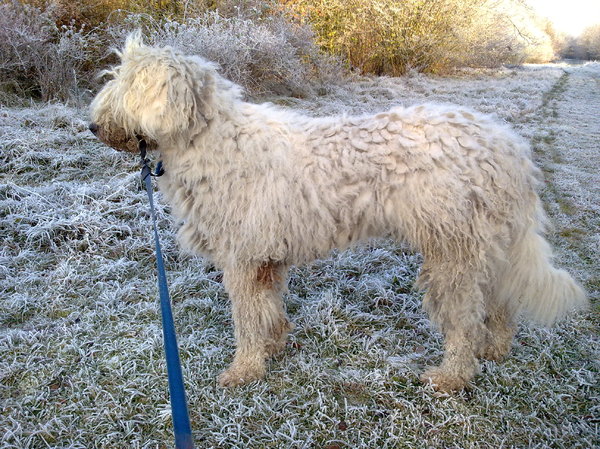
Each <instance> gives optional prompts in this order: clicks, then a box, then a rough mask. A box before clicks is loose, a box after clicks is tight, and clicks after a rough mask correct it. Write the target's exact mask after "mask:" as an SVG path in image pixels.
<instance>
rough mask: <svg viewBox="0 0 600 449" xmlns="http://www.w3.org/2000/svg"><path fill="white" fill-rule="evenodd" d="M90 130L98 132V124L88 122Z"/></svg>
mask: <svg viewBox="0 0 600 449" xmlns="http://www.w3.org/2000/svg"><path fill="white" fill-rule="evenodd" d="M90 131H91V132H93V133H94V134H96V133H97V132H98V125H96V124H95V123H90Z"/></svg>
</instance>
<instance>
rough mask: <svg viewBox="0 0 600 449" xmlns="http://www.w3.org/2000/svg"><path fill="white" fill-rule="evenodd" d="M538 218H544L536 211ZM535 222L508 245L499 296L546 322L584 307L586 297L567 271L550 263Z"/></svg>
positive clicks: (551, 321)
mask: <svg viewBox="0 0 600 449" xmlns="http://www.w3.org/2000/svg"><path fill="white" fill-rule="evenodd" d="M538 220H539V221H538ZM538 220H535V221H538V223H540V222H541V221H542V220H544V216H543V212H538ZM538 223H533V224H532V225H531V226H530V227H529V228H528V229H527V231H526V232H525V233H523V234H522V235H521V237H520V238H519V239H518V240H517V241H516V242H515V243H514V244H513V246H512V247H511V249H510V251H509V254H508V260H507V262H508V264H507V266H506V269H505V271H504V273H503V275H501V278H500V279H499V290H500V291H499V299H500V300H501V301H506V302H507V303H508V304H510V306H512V308H513V309H514V310H515V311H516V312H517V313H519V312H520V313H522V314H524V315H526V316H527V317H529V318H531V319H533V320H534V321H536V322H538V323H540V324H542V325H546V326H549V325H552V324H553V323H554V322H555V321H556V320H558V319H560V318H562V317H563V316H564V315H566V313H567V312H569V311H572V310H578V309H584V308H586V307H587V306H588V300H587V297H586V294H585V292H584V290H583V288H581V286H580V285H579V284H578V283H577V282H576V281H575V280H574V279H573V278H572V277H571V275H569V273H567V272H566V271H565V270H561V269H558V268H555V267H554V266H553V265H552V262H551V261H552V249H551V248H550V245H549V244H548V242H547V241H546V240H545V239H544V238H543V237H542V236H541V235H540V229H539V228H540V227H541V226H540V225H539V224H538Z"/></svg>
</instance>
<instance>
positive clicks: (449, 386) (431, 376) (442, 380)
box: [421, 366, 468, 393]
mask: <svg viewBox="0 0 600 449" xmlns="http://www.w3.org/2000/svg"><path fill="white" fill-rule="evenodd" d="M421 382H423V383H424V384H429V385H431V386H432V387H433V389H434V390H435V391H441V392H445V393H450V392H452V391H460V390H462V389H463V388H465V387H466V386H467V383H468V380H467V379H465V378H463V377H461V376H457V375H451V374H448V372H446V371H445V370H443V369H442V368H440V367H439V366H436V367H433V368H429V369H428V370H427V371H425V372H424V373H423V374H421Z"/></svg>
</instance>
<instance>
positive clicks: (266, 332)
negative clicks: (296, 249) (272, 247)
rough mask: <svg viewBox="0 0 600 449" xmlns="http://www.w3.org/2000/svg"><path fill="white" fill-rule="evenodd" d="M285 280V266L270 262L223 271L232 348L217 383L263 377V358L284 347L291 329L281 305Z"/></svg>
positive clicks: (231, 382) (225, 384)
mask: <svg viewBox="0 0 600 449" xmlns="http://www.w3.org/2000/svg"><path fill="white" fill-rule="evenodd" d="M286 281H287V267H283V266H280V265H276V264H271V263H265V264H263V265H259V266H252V267H243V268H240V267H236V268H234V269H226V270H225V273H224V283H225V288H226V289H227V292H228V293H229V298H230V300H231V305H232V315H233V321H234V325H235V341H236V350H235V356H234V359H233V362H232V363H231V365H230V366H229V368H227V370H225V371H224V372H223V373H222V374H221V375H220V376H219V384H220V385H221V386H224V387H233V386H237V385H242V384H245V383H248V382H252V381H253V380H257V379H261V378H263V377H264V375H265V370H266V368H265V362H266V359H267V358H268V357H270V356H271V355H273V354H275V353H277V352H278V351H280V350H281V349H283V347H284V346H285V341H286V338H287V334H288V332H289V331H290V330H291V329H292V325H291V324H290V322H289V321H288V319H287V317H286V315H285V311H284V307H283V299H282V294H283V292H284V291H285V289H286Z"/></svg>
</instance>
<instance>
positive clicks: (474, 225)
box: [91, 34, 586, 390]
mask: <svg viewBox="0 0 600 449" xmlns="http://www.w3.org/2000/svg"><path fill="white" fill-rule="evenodd" d="M120 56H121V59H122V61H121V65H120V66H119V67H117V68H116V69H115V70H114V71H113V72H111V73H112V76H113V79H112V80H111V81H109V82H108V83H107V84H106V86H105V87H104V88H103V89H102V90H101V92H100V93H99V94H98V96H97V97H96V99H95V100H94V102H93V103H92V106H91V114H92V119H93V122H94V123H93V125H92V126H91V129H93V130H94V131H95V133H96V134H97V135H98V137H99V138H100V139H101V140H103V141H104V142H105V143H107V144H109V145H111V146H115V147H117V148H119V149H124V150H131V149H132V148H135V145H134V144H132V142H131V139H132V138H133V137H134V136H135V135H142V136H144V138H145V139H147V140H149V141H150V142H152V143H153V144H154V145H155V146H156V147H157V148H158V150H159V151H160V154H161V157H162V159H163V164H164V167H165V170H166V173H165V175H164V176H163V177H162V178H160V179H159V187H160V189H161V191H162V192H163V193H164V195H165V196H166V198H167V199H168V201H169V202H170V203H171V204H172V205H173V210H174V213H175V214H176V216H177V217H178V218H179V219H180V220H181V226H180V228H179V234H178V236H179V240H180V242H181V244H182V246H183V247H185V248H187V249H190V250H192V251H193V252H195V253H197V254H202V255H204V256H206V257H209V258H210V259H211V260H212V261H213V262H214V263H215V264H216V265H217V266H218V267H220V268H221V269H223V271H224V283H225V287H226V289H227V291H228V293H229V297H230V299H231V303H232V313H233V319H234V322H235V338H236V352H235V357H234V360H233V363H232V364H231V366H230V367H229V368H228V369H227V370H225V372H223V373H222V374H221V376H220V377H219V382H220V384H221V385H224V386H233V385H239V384H243V383H246V382H250V381H253V380H255V379H260V378H262V377H263V376H264V375H265V361H266V359H267V358H268V357H270V356H271V355H273V354H275V353H276V352H278V351H280V350H281V349H282V348H283V347H284V346H285V341H286V337H287V334H288V332H289V331H290V330H291V328H292V326H291V324H290V323H289V322H288V319H287V317H286V314H285V311H284V306H283V301H282V294H283V293H284V292H285V290H286V283H287V271H288V267H289V266H290V265H294V264H302V263H305V262H308V261H311V260H313V259H315V258H319V257H323V256H326V255H327V254H328V253H329V251H330V250H331V249H332V248H346V247H348V246H349V245H352V244H353V243H355V242H357V241H359V240H363V239H367V238H370V237H377V236H392V237H393V238H395V239H397V240H399V241H404V242H408V243H409V244H411V245H412V247H414V248H415V249H416V250H418V251H420V252H421V253H422V254H423V257H424V261H425V262H424V265H423V268H422V270H421V273H420V276H419V279H418V285H419V286H420V287H422V288H424V289H426V293H425V299H424V307H425V309H426V310H427V312H428V313H429V316H430V318H431V319H432V321H433V322H435V323H436V324H437V325H438V326H439V328H440V329H441V331H442V332H443V334H444V337H445V353H444V358H443V361H442V363H441V365H440V366H438V367H434V368H431V369H429V370H428V371H426V372H425V373H424V374H423V376H422V380H423V381H425V382H430V383H432V384H433V385H434V386H435V387H436V388H438V389H441V390H455V389H460V388H462V387H464V386H465V384H466V383H467V382H468V381H469V380H470V379H471V378H472V377H473V376H474V375H475V374H476V373H477V371H478V360H477V359H478V358H485V359H494V360H498V359H501V358H502V357H504V356H505V355H506V354H507V353H508V351H509V348H510V346H511V341H512V338H513V335H514V332H515V318H516V316H517V314H519V313H520V312H526V313H528V314H529V315H530V316H531V317H532V318H534V319H536V320H538V321H540V322H542V323H544V324H550V323H552V322H554V321H555V319H557V318H559V317H561V316H562V315H563V314H564V313H565V312H566V311H567V310H568V309H572V308H577V307H583V306H585V304H586V298H585V294H584V292H583V290H582V289H581V288H580V287H579V286H578V285H577V283H576V282H575V281H574V280H573V279H572V278H571V277H570V276H569V275H568V274H567V273H566V272H565V271H562V270H559V269H556V268H554V267H553V266H552V265H551V263H550V259H551V250H550V247H549V245H548V244H547V243H546V241H545V240H544V238H543V237H542V236H541V232H542V230H543V226H544V221H545V218H544V214H543V211H542V207H541V205H540V200H539V198H538V195H537V194H536V185H537V183H538V182H537V180H536V178H537V176H538V170H537V169H536V168H535V167H534V165H533V164H532V162H531V160H530V157H529V148H528V146H527V145H526V144H525V142H524V141H523V140H522V139H521V138H519V137H517V136H516V135H515V134H514V133H513V132H512V131H510V130H509V129H507V128H506V127H504V126H500V125H498V124H496V123H494V122H493V121H491V120H490V119H489V118H487V117H484V116H481V115H479V114H477V113H475V112H472V111H468V110H466V109H464V108H462V107H457V106H440V105H423V106H417V107H410V108H401V107H398V108H394V109H392V110H390V111H387V112H382V113H380V114H376V115H364V116H357V117H347V116H336V117H324V118H309V117H306V116H303V115H300V114H296V113H292V112H289V111H286V110H282V109H278V108H276V107H274V106H272V105H268V104H251V103H246V102H244V101H242V99H241V92H240V89H239V87H238V86H236V85H234V84H232V83H231V82H229V81H227V80H225V79H224V78H222V77H221V76H219V74H218V73H217V70H216V68H215V66H214V65H213V64H211V63H209V62H207V61H205V60H203V59H201V58H198V57H191V56H184V55H182V54H180V53H178V52H176V51H175V50H173V49H171V48H168V47H167V48H151V47H147V46H145V45H143V44H142V42H141V38H140V36H139V34H135V35H132V36H130V37H129V38H128V40H127V43H126V46H125V49H124V51H123V52H122V54H121V55H120Z"/></svg>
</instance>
